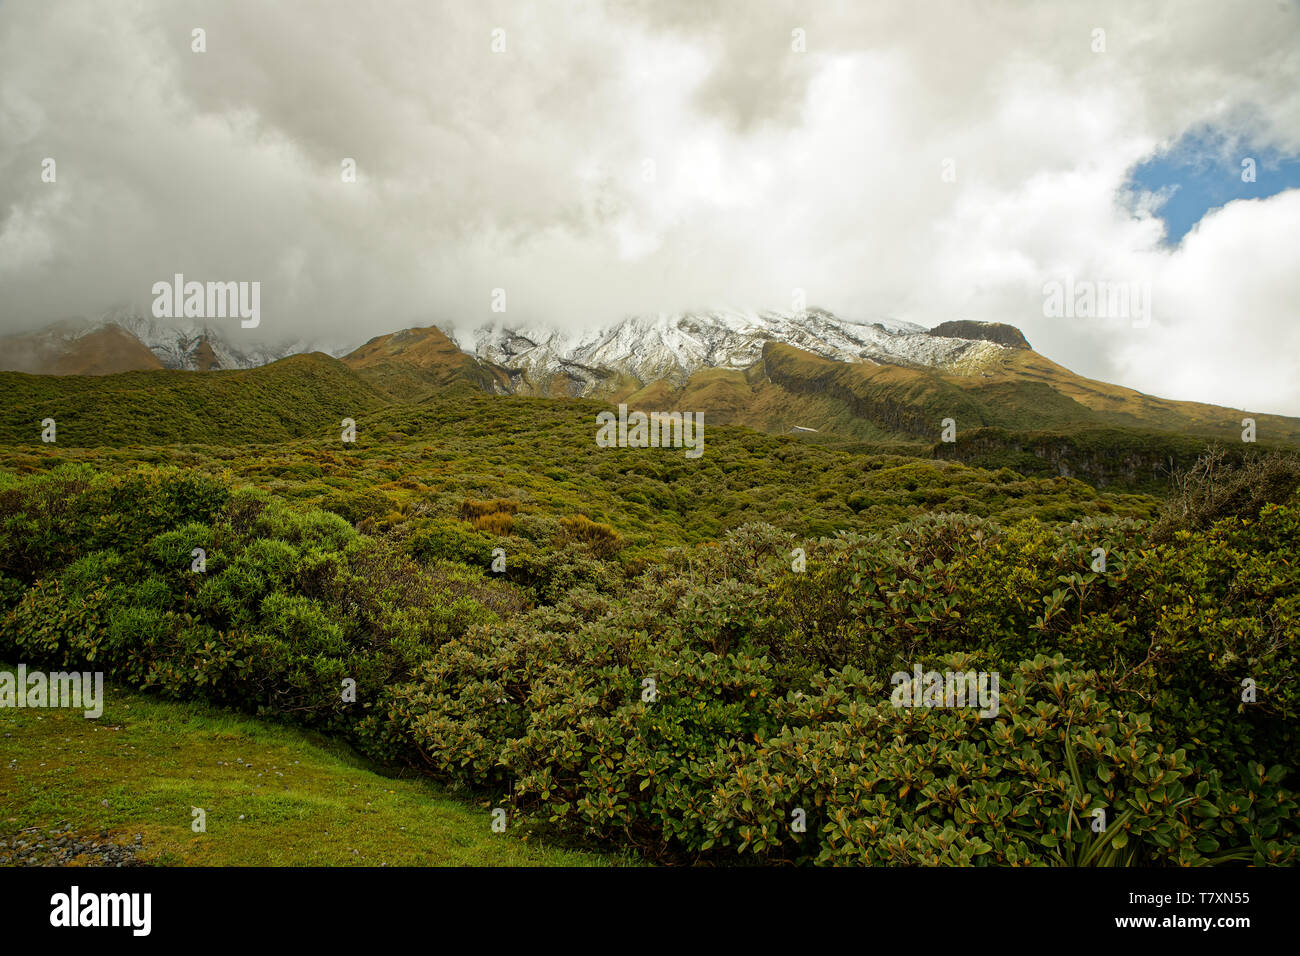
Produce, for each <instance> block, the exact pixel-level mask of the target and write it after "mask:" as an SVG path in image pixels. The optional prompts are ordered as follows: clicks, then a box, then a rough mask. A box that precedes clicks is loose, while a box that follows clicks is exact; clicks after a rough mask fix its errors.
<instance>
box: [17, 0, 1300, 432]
mask: <svg viewBox="0 0 1300 956" xmlns="http://www.w3.org/2000/svg"><path fill="white" fill-rule="evenodd" d="M124 11H125V12H124ZM1176 14H1177V15H1176V16H1171V15H1170V10H1169V8H1168V7H1167V6H1166V5H1164V4H1159V3H1155V2H1148V3H1142V2H1128V0H1113V2H1109V3H1101V4H1090V5H1088V6H1087V7H1086V8H1083V7H1079V8H1075V7H1067V6H1064V5H1056V4H1037V3H1032V4H1012V3H1006V4H984V5H980V6H978V7H975V6H974V5H963V4H950V3H934V4H930V3H913V2H897V3H884V4H875V3H873V4H861V3H856V2H845V3H841V4H829V3H827V4H817V5H806V4H802V3H795V2H784V0H771V2H763V3H756V2H739V0H736V2H725V3H718V4H713V5H705V4H701V3H698V2H695V0H682V2H681V3H670V2H666V0H660V2H656V3H648V2H646V3H637V2H613V0H610V2H608V3H606V4H603V5H602V4H594V3H580V2H577V0H574V2H569V3H553V4H551V3H548V4H546V5H535V4H531V3H525V2H523V0H520V2H518V3H513V2H495V3H487V4H474V5H470V4H463V3H455V2H447V3H445V4H431V3H424V2H415V0H409V2H392V3H386V4H384V5H383V6H382V7H381V8H376V9H372V8H371V7H370V6H369V5H364V4H356V3H353V2H343V0H336V2H332V3H328V2H312V3H307V2H302V0H297V2H288V3H277V4H275V5H269V4H265V3H262V2H253V0H232V2H230V3H224V4H221V5H213V4H209V3H201V2H198V0H183V2H163V0H137V2H136V3H134V4H133V5H131V6H129V7H124V6H123V5H119V4H102V3H96V2H94V0H68V2H62V3H59V4H46V3H41V2H36V0H31V2H12V0H11V2H7V3H4V4H3V5H0V283H2V284H3V287H4V290H5V294H4V296H3V297H0V327H3V328H18V327H23V326H29V325H32V324H35V323H40V322H45V321H50V320H53V319H57V318H62V317H64V316H67V315H69V314H77V313H81V314H91V313H94V312H97V311H99V310H100V309H102V308H104V307H105V306H107V305H108V304H110V303H113V302H116V301H121V300H130V299H134V300H137V301H140V300H147V290H148V288H149V287H150V285H151V284H152V282H153V281H155V280H156V279H158V278H160V277H166V276H170V275H171V274H172V273H174V272H178V271H179V272H185V273H186V274H187V275H195V276H197V275H200V274H202V275H204V276H205V277H210V278H231V279H261V280H262V281H263V285H264V289H263V296H264V299H263V323H262V328H260V329H259V330H258V332H257V333H256V334H258V335H262V336H266V337H279V336H282V335H283V336H286V337H289V336H297V335H304V336H308V337H311V336H317V337H319V338H321V339H323V340H327V341H335V342H346V341H350V340H363V339H364V338H367V337H369V336H370V335H373V334H378V333H380V332H384V331H390V330H392V329H394V328H397V327H401V326H404V325H412V324H417V323H422V322H442V323H456V324H459V325H466V324H474V323H480V322H481V323H486V322H491V321H493V320H495V319H497V318H499V317H498V316H495V315H493V314H492V313H491V312H490V310H489V307H488V306H489V297H490V293H491V290H492V289H493V288H496V287H506V288H507V289H508V292H509V303H510V312H509V313H508V314H507V316H506V318H507V319H508V320H510V321H517V322H520V323H523V322H527V321H534V320H548V321H554V322H558V323H562V324H568V325H581V324H590V323H594V322H598V321H602V320H607V319H610V318H614V317H617V316H619V315H623V314H626V313H629V312H657V311H669V310H674V309H682V308H693V307H700V306H708V305H736V306H745V305H748V306H757V307H773V308H782V307H786V306H788V304H789V301H790V295H791V291H792V290H793V289H794V288H796V287H798V288H802V289H806V290H807V292H808V296H809V301H810V302H811V303H813V304H818V305H823V306H826V307H829V308H832V309H835V310H837V311H841V312H844V313H846V314H849V315H870V314H879V313H888V314H893V315H896V316H898V317H900V318H910V319H914V320H917V321H923V322H929V323H936V322H939V321H943V320H945V319H950V318H979V319H988V320H995V321H1004V322H1010V323H1012V324H1015V325H1018V326H1020V327H1021V328H1022V329H1023V330H1024V331H1025V333H1026V335H1027V336H1028V337H1029V339H1030V341H1031V342H1033V344H1034V345H1035V347H1037V348H1038V349H1039V350H1040V351H1042V352H1044V353H1045V354H1047V355H1048V356H1049V357H1051V358H1053V359H1055V360H1057V361H1059V362H1061V363H1062V364H1065V365H1067V366H1069V367H1071V368H1073V369H1075V370H1076V371H1079V372H1081V373H1083V374H1087V375H1092V376H1094V377H1097V378H1103V379H1109V380H1115V381H1120V382H1122V383H1123V384H1126V385H1130V386H1133V387H1136V388H1140V389H1142V390H1143V391H1147V392H1151V393H1155V394H1167V395H1169V396H1170V397H1177V398H1201V399H1206V400H1212V401H1217V402H1224V403H1227V404H1232V405H1239V404H1244V405H1247V406H1249V407H1252V408H1258V409H1262V410H1273V411H1281V412H1288V413H1291V414H1300V380H1297V377H1296V376H1295V369H1294V360H1293V359H1292V356H1294V355H1295V354H1296V352H1295V349H1294V344H1295V338H1294V335H1295V333H1294V332H1293V331H1292V330H1293V329H1294V327H1295V325H1296V322H1295V320H1296V318H1297V316H1296V311H1297V302H1300V299H1298V298H1297V296H1296V292H1297V289H1296V286H1295V284H1294V281H1292V280H1289V279H1288V276H1289V274H1290V273H1291V272H1296V271H1297V270H1295V269H1294V264H1295V263H1294V260H1295V255H1294V252H1293V250H1295V249H1296V248H1300V243H1297V239H1298V238H1300V236H1298V235H1297V231H1300V217H1297V216H1296V215H1295V214H1294V211H1295V199H1294V198H1292V197H1287V196H1279V197H1275V198H1274V199H1271V200H1267V201H1264V202H1256V203H1234V204H1231V205H1229V206H1228V207H1226V208H1225V209H1223V210H1220V211H1218V212H1216V213H1214V214H1212V215H1211V216H1209V217H1207V219H1206V220H1205V221H1204V222H1203V223H1202V224H1201V227H1200V228H1199V229H1198V230H1197V231H1196V232H1194V233H1193V234H1192V235H1190V236H1189V237H1188V238H1187V239H1186V240H1185V241H1184V243H1183V245H1182V247H1181V248H1179V249H1178V250H1176V251H1174V252H1172V253H1171V252H1169V251H1168V250H1166V249H1164V248H1162V247H1160V245H1159V237H1160V224H1159V222H1158V221H1157V220H1155V219H1153V218H1151V216H1150V213H1149V209H1139V210H1138V211H1137V212H1136V214H1135V213H1134V212H1133V211H1132V210H1129V209H1126V208H1125V207H1124V204H1123V203H1122V202H1121V201H1120V200H1119V198H1117V195H1116V194H1117V191H1118V190H1119V188H1120V186H1121V185H1122V183H1123V181H1124V178H1125V175H1126V173H1127V171H1128V169H1130V168H1131V167H1132V165H1133V164H1135V163H1137V162H1139V161H1141V160H1142V159H1143V158H1145V157H1147V156H1149V155H1151V153H1152V152H1153V151H1155V150H1156V149H1158V148H1159V147H1161V146H1163V145H1167V144H1169V143H1171V142H1174V141H1176V140H1177V139H1178V138H1179V137H1180V136H1181V135H1182V134H1183V133H1184V132H1186V131H1187V130H1188V129H1191V128H1194V127H1196V126H1198V125H1200V124H1203V123H1206V122H1210V123H1215V124H1218V128H1221V129H1223V130H1224V131H1225V132H1227V133H1229V134H1231V135H1234V136H1240V137H1243V138H1245V139H1246V140H1248V141H1250V142H1254V143H1257V144H1261V145H1265V146H1273V147H1276V148H1281V149H1292V150H1295V149H1300V42H1298V41H1300V14H1298V13H1297V9H1296V6H1295V5H1294V4H1278V5H1273V4H1266V3H1261V4H1256V5H1250V6H1244V7H1243V6H1239V5H1224V4H1220V3H1217V2H1211V0H1205V2H1201V3H1190V4H1180V5H1179V6H1178V8H1177V11H1176ZM195 26H203V27H204V28H205V29H206V30H207V36H208V52H207V53H204V54H195V53H192V52H190V48H189V40H190V30H191V29H192V28H193V27H195ZM1097 26H1102V27H1104V28H1105V29H1106V31H1107V50H1106V52H1105V53H1100V54H1098V53H1093V52H1092V50H1091V49H1090V44H1091V36H1092V30H1093V28H1094V27H1097ZM496 27H501V28H503V29H505V30H506V36H507V52H506V53H504V54H494V53H492V52H491V49H490V42H491V31H492V29H494V28H496ZM795 27H800V28H803V29H804V30H805V31H806V35H807V43H808V50H807V52H806V53H796V52H793V51H792V50H791V48H790V32H791V30H792V29H793V28H795ZM55 52H57V56H55V55H54V53H55ZM44 156H55V157H56V158H57V159H58V162H59V181H58V183H57V185H49V184H43V183H41V182H40V178H39V163H40V160H41V158H42V157H44ZM344 157H353V158H355V159H356V160H357V162H358V168H359V172H360V182H358V183H357V184H355V185H349V184H344V183H342V182H340V178H339V163H340V161H341V160H342V159H343V158H344ZM946 158H951V159H953V160H954V162H955V164H956V170H957V181H956V182H955V183H945V182H943V181H942V180H941V178H940V171H941V165H940V164H941V163H942V162H943V160H944V159H946ZM646 159H651V160H653V161H654V163H655V177H654V181H653V182H650V183H647V182H646V181H645V179H644V176H643V170H644V162H645V160H646ZM52 195H57V197H59V198H58V199H52V198H51V196H52ZM1288 213H1289V215H1288ZM1065 274H1070V275H1074V276H1077V277H1085V278H1093V279H1124V278H1134V279H1141V278H1145V277H1150V279H1151V280H1152V282H1153V285H1154V289H1155V293H1154V297H1155V307H1156V320H1155V322H1153V324H1152V326H1151V328H1149V329H1145V330H1135V329H1128V330H1121V329H1120V328H1119V327H1117V326H1115V325H1114V324H1111V325H1105V324H1101V323H1087V322H1080V321H1073V322H1072V321H1063V320H1049V319H1045V318H1044V317H1043V315H1042V294H1041V288H1042V284H1043V282H1044V281H1046V280H1048V279H1051V278H1059V277H1061V276H1063V275H1065ZM1277 343H1288V344H1289V345H1290V346H1291V347H1290V348H1289V349H1288V348H1279V347H1276V346H1277Z"/></svg>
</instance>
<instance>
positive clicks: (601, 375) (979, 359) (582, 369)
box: [449, 309, 1008, 395]
mask: <svg viewBox="0 0 1300 956" xmlns="http://www.w3.org/2000/svg"><path fill="white" fill-rule="evenodd" d="M449 334H450V336H451V338H452V340H453V341H454V342H455V343H456V344H457V345H458V346H459V347H460V348H461V349H463V350H464V351H466V352H470V353H472V354H474V355H476V356H478V357H479V358H480V359H482V360H484V361H487V362H492V363H494V364H496V365H500V366H503V367H505V368H507V369H511V370H517V371H518V372H519V373H520V374H521V377H522V379H523V381H522V382H520V383H519V385H520V387H521V388H523V389H524V390H538V391H549V392H555V391H564V392H567V393H568V394H571V395H592V394H596V393H598V392H600V391H602V390H603V389H605V388H607V387H608V384H609V379H610V374H611V373H614V374H618V375H624V376H628V377H631V378H633V379H635V380H636V381H638V382H641V383H643V384H644V383H648V382H654V381H659V380H666V381H669V382H671V383H672V384H674V385H682V384H684V383H685V382H686V380H687V379H688V378H689V377H690V376H691V375H692V374H694V373H695V372H697V371H699V370H700V369H703V368H731V369H743V368H748V367H749V366H751V365H753V364H754V363H755V362H757V361H758V360H759V359H760V358H761V357H762V354H763V345H764V343H766V342H783V343H786V344H789V345H793V346H795V347H796V348H800V349H803V350H805V351H808V352H812V353H814V354H816V355H820V356H822V357H824V358H829V359H835V360H838V361H843V362H868V363H873V364H880V365H903V366H909V367H920V368H933V369H939V370H942V371H968V370H973V369H976V368H979V367H981V366H983V365H984V364H985V363H986V362H987V361H988V360H989V358H990V356H992V355H995V354H997V353H999V352H1001V351H1002V350H1003V349H1004V348H1007V347H1008V346H1003V345H998V344H995V343H994V342H990V341H985V340H983V339H976V338H950V337H946V336H937V335H933V334H931V333H930V332H929V331H928V330H927V329H925V328H924V327H923V326H920V325H916V324H914V323H911V322H900V321H897V320H894V319H887V318H872V319H858V320H855V319H844V318H841V317H839V316H836V315H834V314H833V313H831V312H828V311H826V310H824V309H809V310H808V311H807V312H805V313H803V314H797V313H782V312H770V311H763V312H749V311H738V310H727V309H718V310H710V311H705V312H684V313H679V314H672V315H667V314H660V315H657V316H631V317H628V318H625V319H622V320H620V321H617V322H614V323H611V324H609V325H606V326H603V327H601V328H597V329H594V330H590V331H587V332H582V333H569V332H564V331H561V330H558V329H554V328H547V327H541V326H521V327H517V328H513V327H510V326H504V325H503V326H499V327H496V328H480V329H475V330H468V331H454V330H453V331H452V332H450V333H449ZM557 381H560V382H561V383H562V385H561V387H560V388H559V389H557V388H555V387H554V383H555V382H557Z"/></svg>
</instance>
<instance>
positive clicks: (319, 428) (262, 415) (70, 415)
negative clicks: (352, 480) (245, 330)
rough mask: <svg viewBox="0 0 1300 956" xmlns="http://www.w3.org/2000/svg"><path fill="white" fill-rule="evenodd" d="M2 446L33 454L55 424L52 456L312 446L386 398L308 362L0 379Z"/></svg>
mask: <svg viewBox="0 0 1300 956" xmlns="http://www.w3.org/2000/svg"><path fill="white" fill-rule="evenodd" d="M0 392H3V394H4V395H5V396H7V398H8V400H7V401H6V402H4V403H3V405H2V406H0V441H4V442H6V443H11V444H24V445H40V444H41V425H40V422H41V421H42V420H43V419H45V418H53V419H54V420H55V423H56V427H57V442H56V443H55V446H59V445H62V446H81V447H97V446H104V445H135V444H148V443H151V442H153V443H163V444H170V443H179V442H212V443H222V444H242V443H262V442H275V441H283V440H285V439H289V438H297V437H305V436H319V437H320V438H321V440H323V441H330V442H337V441H338V439H339V434H340V431H341V427H340V422H341V420H342V419H343V418H353V419H357V420H360V419H361V416H362V415H363V414H365V413H366V412H369V411H372V410H374V409H377V408H380V407H382V406H383V405H385V404H387V400H386V398H385V397H384V396H383V395H381V394H380V393H379V392H377V391H376V390H375V389H374V388H373V387H371V386H370V385H369V384H367V383H366V382H364V381H362V380H361V379H360V378H359V377H358V376H357V374H356V373H355V372H353V371H352V370H351V369H349V368H348V367H347V366H346V365H344V364H343V363H342V362H340V361H339V360H338V359H335V358H331V357H330V356H328V355H323V354H321V353H320V352H313V353H311V354H308V355H295V356H292V357H290V358H287V359H282V360H281V361H279V362H275V363H272V364H271V365H267V366H263V367H261V368H256V369H241V370H238V371H218V372H178V371H165V370H164V371H153V372H126V373H123V374H119V375H107V376H103V377H98V378H95V377H88V376H66V377H53V376H45V375H39V376H38V375H24V374H22V373H19V372H3V373H0Z"/></svg>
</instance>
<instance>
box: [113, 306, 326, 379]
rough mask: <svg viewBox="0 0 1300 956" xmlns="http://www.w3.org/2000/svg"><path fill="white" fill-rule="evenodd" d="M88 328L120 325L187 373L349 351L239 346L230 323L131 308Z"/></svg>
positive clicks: (302, 343) (296, 342)
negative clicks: (160, 315)
mask: <svg viewBox="0 0 1300 956" xmlns="http://www.w3.org/2000/svg"><path fill="white" fill-rule="evenodd" d="M88 325H89V327H90V328H92V329H95V328H102V327H104V326H106V325H117V326H119V327H121V328H122V329H125V330H126V331H127V332H129V333H131V334H132V335H133V336H135V337H136V338H137V339H139V340H140V341H141V342H143V343H144V345H145V346H146V347H147V348H148V349H149V351H151V352H153V354H154V355H156V356H157V357H158V360H159V361H160V362H162V365H163V367H164V368H170V369H183V370H186V371H194V370H196V369H238V368H255V367H257V366H259V365H267V364H269V363H271V362H275V361H278V360H279V359H282V358H285V357H286V356H289V355H297V354H298V353H300V352H313V351H322V352H324V351H328V352H329V353H330V354H332V355H336V356H337V355H339V354H342V352H343V351H346V350H345V349H344V350H340V349H327V348H323V347H321V346H320V345H317V344H314V343H311V342H308V341H306V340H303V339H293V340H288V341H280V342H257V341H248V342H243V341H241V342H239V343H238V344H235V342H234V341H233V338H234V337H232V334H231V332H230V329H229V323H227V325H226V326H224V327H223V326H222V325H220V324H214V323H212V322H211V321H210V320H206V319H185V318H176V319H157V318H154V317H153V316H151V315H149V314H148V313H146V312H144V311H142V310H140V309H139V308H136V307H131V306H118V307H116V308H112V309H109V310H108V311H107V312H105V313H104V314H103V315H101V316H100V317H99V318H98V319H96V320H94V321H93V322H90V323H88ZM238 328H239V327H238V323H236V324H235V329H236V331H238Z"/></svg>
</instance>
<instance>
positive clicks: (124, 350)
mask: <svg viewBox="0 0 1300 956" xmlns="http://www.w3.org/2000/svg"><path fill="white" fill-rule="evenodd" d="M162 367H163V366H162V362H160V361H159V360H158V358H157V356H155V355H154V354H153V353H152V352H151V351H149V349H147V348H145V346H144V345H143V344H142V343H141V342H140V341H139V340H138V339H137V338H136V337H135V336H133V335H131V334H130V333H129V332H126V331H125V330H123V329H122V328H120V327H118V326H116V325H105V326H102V327H94V326H86V325H82V324H80V323H75V322H61V323H59V324H58V325H54V326H51V327H49V328H47V329H42V330H41V331H39V332H32V333H27V334H23V335H6V336H4V337H0V371H5V372H27V373H29V374H32V375H112V374H114V373H116V372H133V371H147V370H149V369H158V368H162Z"/></svg>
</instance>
